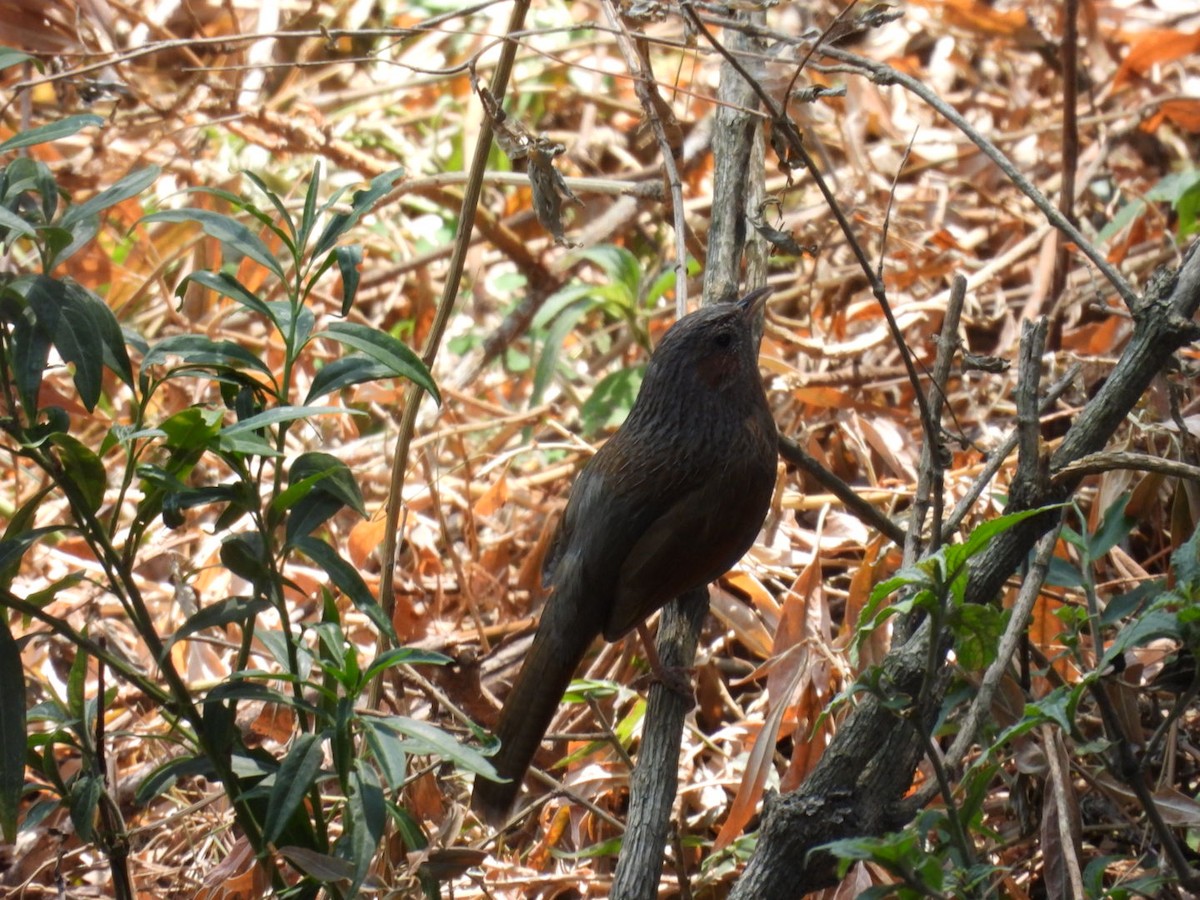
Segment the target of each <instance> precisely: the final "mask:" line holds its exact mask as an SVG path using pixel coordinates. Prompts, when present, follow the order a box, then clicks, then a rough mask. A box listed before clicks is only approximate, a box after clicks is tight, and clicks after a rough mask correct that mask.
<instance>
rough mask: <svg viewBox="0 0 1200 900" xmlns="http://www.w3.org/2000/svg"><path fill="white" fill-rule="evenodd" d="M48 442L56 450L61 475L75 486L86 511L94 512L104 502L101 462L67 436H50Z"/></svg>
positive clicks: (104, 482) (103, 475) (106, 479)
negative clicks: (61, 471) (61, 470)
mask: <svg viewBox="0 0 1200 900" xmlns="http://www.w3.org/2000/svg"><path fill="white" fill-rule="evenodd" d="M50 442H51V443H52V444H53V445H54V446H55V447H56V448H57V449H58V461H59V462H60V463H61V464H62V467H63V474H64V475H66V477H67V478H69V479H70V480H71V483H72V484H73V485H75V487H76V489H77V490H78V491H79V493H80V495H81V497H82V499H83V501H84V503H86V504H87V508H88V511H89V512H93V513H94V512H96V510H98V509H99V508H100V505H101V504H102V503H103V502H104V489H105V488H106V487H107V486H108V484H107V482H108V473H107V472H106V471H105V469H104V463H103V461H102V460H101V459H100V457H98V456H97V455H96V454H95V453H93V452H92V450H91V449H90V448H89V447H87V446H86V445H85V444H83V443H81V442H80V441H78V440H76V439H75V438H73V437H71V436H70V435H69V434H55V435H51V437H50Z"/></svg>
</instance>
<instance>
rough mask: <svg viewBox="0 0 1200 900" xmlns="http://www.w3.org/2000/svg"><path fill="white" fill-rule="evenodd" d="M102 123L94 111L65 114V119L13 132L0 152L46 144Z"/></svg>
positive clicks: (1, 145) (0, 145) (0, 146)
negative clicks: (73, 114)
mask: <svg viewBox="0 0 1200 900" xmlns="http://www.w3.org/2000/svg"><path fill="white" fill-rule="evenodd" d="M103 124H104V120H103V119H102V118H100V116H98V115H96V114H95V113H82V114H80V115H77V116H67V117H66V118H65V119H59V120H58V121H57V122H49V123H47V124H46V125H40V126H38V127H37V128H30V129H28V130H26V131H21V132H18V133H17V134H14V135H13V136H12V137H10V138H9V139H8V140H7V141H5V142H4V143H2V144H0V153H7V152H8V151H9V150H19V149H21V148H22V147H32V146H34V145H35V144H48V143H50V142H51V141H57V140H61V139H62V138H65V137H70V136H71V135H73V134H75V133H76V132H78V131H82V130H83V129H84V128H88V127H90V126H93V125H95V126H97V127H99V126H101V125H103Z"/></svg>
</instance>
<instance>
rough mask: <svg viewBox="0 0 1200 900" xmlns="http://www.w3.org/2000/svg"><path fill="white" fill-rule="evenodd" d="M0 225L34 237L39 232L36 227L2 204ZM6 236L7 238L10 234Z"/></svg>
mask: <svg viewBox="0 0 1200 900" xmlns="http://www.w3.org/2000/svg"><path fill="white" fill-rule="evenodd" d="M0 227H3V228H7V229H9V230H10V231H15V232H16V233H17V234H21V235H24V236H25V237H33V236H34V235H36V234H37V229H36V228H34V227H33V226H32V225H30V224H29V223H28V222H26V221H25V220H24V219H22V218H21V217H20V216H18V215H17V214H16V213H15V212H12V211H11V210H10V209H9V208H8V207H7V206H0ZM4 237H5V238H7V237H8V235H4Z"/></svg>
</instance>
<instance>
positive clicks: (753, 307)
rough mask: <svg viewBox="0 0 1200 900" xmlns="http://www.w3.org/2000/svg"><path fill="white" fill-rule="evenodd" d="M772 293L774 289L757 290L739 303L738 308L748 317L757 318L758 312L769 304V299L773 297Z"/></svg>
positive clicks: (762, 288)
mask: <svg viewBox="0 0 1200 900" xmlns="http://www.w3.org/2000/svg"><path fill="white" fill-rule="evenodd" d="M772 291H774V288H769V287H760V288H755V289H754V290H752V291H751V292H750V293H748V294H747V295H746V296H744V297H743V298H742V299H741V300H739V301H738V302H737V303H738V307H739V308H740V309H741V311H742V312H743V313H745V315H746V316H747V317H750V316H756V315H758V311H759V310H760V309H762V308H763V306H764V304H765V303H766V302H767V298H768V297H770V296H771V293H772Z"/></svg>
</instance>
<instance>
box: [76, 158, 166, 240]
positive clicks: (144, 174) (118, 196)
mask: <svg viewBox="0 0 1200 900" xmlns="http://www.w3.org/2000/svg"><path fill="white" fill-rule="evenodd" d="M160 171H161V170H160V169H159V167H158V166H147V167H146V168H144V169H138V170H137V171H134V172H130V173H129V174H128V175H126V176H125V177H124V178H122V179H121V180H120V181H118V182H117V183H116V184H114V185H112V186H111V187H107V188H105V189H104V190H102V191H100V193H98V194H95V195H94V196H92V197H89V198H88V199H87V200H85V201H84V202H83V203H79V204H76V205H75V206H72V207H70V208H69V209H68V210H67V211H66V212H65V213H63V217H62V219H61V220H60V221H59V225H60V226H61V227H63V228H66V229H67V230H68V231H72V230H74V227H75V226H76V225H77V224H79V223H80V222H82V221H83V220H85V219H89V218H91V217H92V216H95V215H98V214H99V213H101V212H103V211H104V210H106V209H108V208H109V207H110V206H116V205H117V204H118V203H122V202H124V201H126V200H128V199H129V198H130V197H136V196H137V195H138V194H140V193H141V192H142V191H144V190H146V188H148V187H150V185H152V184H154V180H155V179H156V178H158V176H159V173H160Z"/></svg>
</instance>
